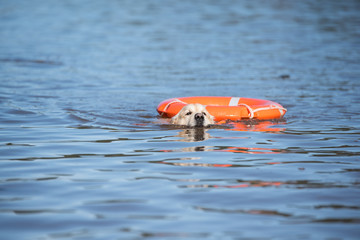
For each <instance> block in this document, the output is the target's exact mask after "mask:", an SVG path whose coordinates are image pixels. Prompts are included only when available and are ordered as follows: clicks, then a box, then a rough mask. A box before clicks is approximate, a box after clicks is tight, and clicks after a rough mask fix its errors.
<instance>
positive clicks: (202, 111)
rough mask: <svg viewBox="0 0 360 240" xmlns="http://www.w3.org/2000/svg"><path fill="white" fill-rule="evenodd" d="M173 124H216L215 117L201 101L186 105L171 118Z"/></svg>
mask: <svg viewBox="0 0 360 240" xmlns="http://www.w3.org/2000/svg"><path fill="white" fill-rule="evenodd" d="M170 123H171V124H176V125H183V126H188V127H207V126H209V125H211V124H214V123H215V122H214V117H213V116H211V115H210V113H209V112H208V111H207V110H206V108H205V106H204V105H201V104H199V103H194V104H187V105H185V106H184V107H183V108H182V109H181V110H180V112H178V114H176V115H175V116H174V117H172V118H171V120H170Z"/></svg>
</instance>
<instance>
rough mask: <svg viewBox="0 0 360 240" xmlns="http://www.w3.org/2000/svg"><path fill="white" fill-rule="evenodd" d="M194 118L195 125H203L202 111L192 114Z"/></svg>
mask: <svg viewBox="0 0 360 240" xmlns="http://www.w3.org/2000/svg"><path fill="white" fill-rule="evenodd" d="M194 118H195V122H196V127H203V126H204V119H205V118H204V114H202V113H197V114H195V116H194Z"/></svg>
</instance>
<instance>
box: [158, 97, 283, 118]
mask: <svg viewBox="0 0 360 240" xmlns="http://www.w3.org/2000/svg"><path fill="white" fill-rule="evenodd" d="M190 103H200V104H202V105H205V106H206V110H207V111H208V112H209V113H210V114H211V115H212V116H214V120H215V121H222V120H233V121H236V120H242V119H259V120H265V119H275V118H281V117H283V116H284V114H285V113H286V109H285V108H284V107H283V106H281V105H280V104H279V103H276V102H273V101H269V100H262V99H254V98H242V97H182V98H170V99H167V100H164V101H162V102H161V103H160V104H159V106H158V107H157V111H158V113H159V114H160V116H162V117H169V118H171V117H173V116H175V115H176V114H177V113H178V112H179V111H180V110H181V109H182V108H183V107H184V106H185V105H187V104H190Z"/></svg>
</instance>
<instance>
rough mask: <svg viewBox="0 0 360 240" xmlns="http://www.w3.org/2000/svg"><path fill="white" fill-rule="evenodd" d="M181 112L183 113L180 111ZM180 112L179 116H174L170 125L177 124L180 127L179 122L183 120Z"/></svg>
mask: <svg viewBox="0 0 360 240" xmlns="http://www.w3.org/2000/svg"><path fill="white" fill-rule="evenodd" d="M180 112H181V111H180ZM180 112H178V114H176V115H175V116H173V117H172V118H171V120H170V123H171V124H176V125H178V124H179V122H180V118H181V115H180Z"/></svg>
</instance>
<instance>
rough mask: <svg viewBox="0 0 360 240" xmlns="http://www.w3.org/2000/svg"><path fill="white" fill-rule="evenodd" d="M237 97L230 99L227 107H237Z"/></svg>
mask: <svg viewBox="0 0 360 240" xmlns="http://www.w3.org/2000/svg"><path fill="white" fill-rule="evenodd" d="M239 100H240V98H239V97H232V98H231V99H230V102H229V106H237V105H238V103H239Z"/></svg>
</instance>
